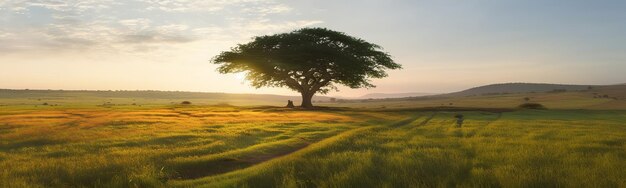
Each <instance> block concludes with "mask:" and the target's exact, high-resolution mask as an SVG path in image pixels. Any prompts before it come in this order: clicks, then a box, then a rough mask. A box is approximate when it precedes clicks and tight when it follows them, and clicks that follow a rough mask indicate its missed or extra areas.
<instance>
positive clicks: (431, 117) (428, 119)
mask: <svg viewBox="0 0 626 188" xmlns="http://www.w3.org/2000/svg"><path fill="white" fill-rule="evenodd" d="M435 115H437V112H433V113H432V114H430V116H428V118H426V119H425V120H424V121H422V122H420V123H419V124H417V125H418V126H424V125H426V124H428V122H430V120H432V119H433V118H434V117H435Z"/></svg>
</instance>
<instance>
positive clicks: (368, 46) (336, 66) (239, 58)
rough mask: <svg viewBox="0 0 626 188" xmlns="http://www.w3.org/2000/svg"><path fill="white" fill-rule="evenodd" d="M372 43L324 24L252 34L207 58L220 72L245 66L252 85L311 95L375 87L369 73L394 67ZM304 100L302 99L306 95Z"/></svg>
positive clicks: (373, 75) (377, 75) (396, 66)
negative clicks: (248, 39) (338, 88)
mask: <svg viewBox="0 0 626 188" xmlns="http://www.w3.org/2000/svg"><path fill="white" fill-rule="evenodd" d="M381 49H382V48H381V47H380V46H378V45H376V44H372V43H369V42H366V41H365V40H363V39H359V38H355V37H352V36H348V35H346V34H344V33H341V32H337V31H332V30H329V29H324V28H304V29H300V30H296V31H293V32H289V33H282V34H276V35H269V36H259V37H255V38H254V41H252V42H249V43H246V44H239V45H238V46H237V47H235V48H232V49H231V50H230V51H225V52H222V53H221V54H219V55H217V56H215V57H214V58H213V59H212V62H213V63H214V64H218V65H219V68H218V71H219V72H220V73H236V72H246V73H247V77H246V78H247V79H248V80H250V82H251V84H252V86H254V87H257V88H259V87H266V86H269V87H287V88H289V89H292V90H294V91H298V92H300V93H302V94H303V98H310V97H311V96H313V95H314V94H315V93H327V92H328V91H330V90H332V89H336V87H335V85H334V84H341V85H345V86H348V87H350V88H362V87H365V88H369V87H375V86H374V85H372V84H371V83H370V80H369V79H370V78H383V77H386V76H387V73H386V72H385V70H386V69H399V68H401V65H400V64H397V63H395V62H394V61H393V60H392V59H391V56H390V55H389V54H387V53H385V52H383V51H380V50H381ZM305 100H306V99H305Z"/></svg>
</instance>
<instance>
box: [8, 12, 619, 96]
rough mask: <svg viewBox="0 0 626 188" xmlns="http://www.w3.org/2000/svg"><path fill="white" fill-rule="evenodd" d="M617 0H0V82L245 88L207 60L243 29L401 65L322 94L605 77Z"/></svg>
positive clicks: (610, 65)
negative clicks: (317, 41) (352, 46)
mask: <svg viewBox="0 0 626 188" xmlns="http://www.w3.org/2000/svg"><path fill="white" fill-rule="evenodd" d="M624 12H626V3H624V2H620V1H603V2H598V1H593V2H591V1H566V2H556V1H550V2H546V1H461V2H459V1H360V2H359V3H354V2H351V1H350V2H349V1H308V2H307V1H297V2H296V1H272V0H253V1H160V0H137V1H74V0H71V1H22V0H19V1H0V80H2V82H0V88H9V89H23V88H31V89H89V90H109V89H111V90H117V89H122V90H136V89H139V90H182V91H205V92H231V93H272V94H287V95H296V94H297V93H295V92H293V91H289V90H287V89H284V88H261V89H254V88H252V87H250V86H249V84H248V83H246V82H245V81H243V79H242V78H243V76H242V75H233V74H226V75H222V74H219V73H217V72H216V71H215V68H216V66H215V65H212V64H210V63H209V60H210V59H211V58H212V57H214V56H215V55H217V54H219V52H221V51H226V50H229V49H230V48H231V47H234V46H236V45H237V44H241V43H246V42H249V41H251V38H252V37H253V36H258V35H270V34H276V33H281V32H288V31H292V30H295V29H299V28H304V27H325V28H332V29H336V30H338V31H342V32H345V33H347V34H350V35H352V36H356V37H360V38H363V39H365V40H367V41H371V42H373V43H376V44H378V45H380V46H383V47H384V50H385V51H386V52H388V53H390V54H391V55H392V56H393V58H394V60H395V61H396V62H397V63H399V64H402V65H403V68H404V69H403V70H394V71H390V72H389V75H390V76H389V77H388V78H385V79H380V80H374V82H373V83H374V84H375V85H377V86H378V87H377V88H373V89H369V90H367V89H356V90H351V89H347V88H340V90H341V93H336V92H331V93H330V94H329V95H331V96H335V95H342V96H360V95H363V94H366V93H402V92H435V93H437V92H450V91H457V90H461V89H465V88H469V87H473V86H476V85H482V84H490V83H499V82H542V83H564V84H568V83H569V84H616V83H622V82H624V79H623V74H622V72H623V70H626V54H625V53H623V52H624V51H626V35H624V33H626V22H624V20H626V14H624Z"/></svg>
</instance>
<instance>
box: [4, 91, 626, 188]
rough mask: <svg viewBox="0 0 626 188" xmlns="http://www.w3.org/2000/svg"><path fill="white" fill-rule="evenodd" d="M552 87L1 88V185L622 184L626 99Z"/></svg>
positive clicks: (625, 181)
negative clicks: (531, 106)
mask: <svg viewBox="0 0 626 188" xmlns="http://www.w3.org/2000/svg"><path fill="white" fill-rule="evenodd" d="M545 97H547V98H549V97H550V96H545ZM552 97H553V98H554V96H552ZM547 98H546V99H541V100H543V102H542V103H544V104H547V105H546V106H548V108H550V107H551V106H552V108H550V109H551V110H509V111H506V112H481V111H458V112H451V111H436V112H435V111H428V110H424V109H421V110H419V111H418V110H396V111H394V110H393V109H391V108H406V107H419V105H417V106H410V105H411V104H410V103H405V104H398V105H406V106H400V107H397V106H396V107H392V106H393V104H391V103H385V104H384V105H387V106H388V108H385V109H380V110H377V109H376V108H378V107H375V106H370V108H367V109H366V110H362V109H327V110H318V111H302V110H285V109H282V108H274V107H235V106H224V105H222V106H210V105H187V106H183V105H170V104H165V103H160V102H159V103H149V102H146V104H145V105H143V106H137V105H128V104H127V105H115V106H106V107H105V106H97V105H98V104H96V103H93V102H84V103H83V102H81V100H83V99H84V98H80V99H75V98H68V99H64V100H65V102H67V104H66V105H63V106H37V107H35V106H34V105H31V104H13V103H11V102H10V101H19V100H27V101H28V100H31V99H23V98H12V99H0V102H1V103H3V104H5V105H4V106H2V107H0V187H626V170H625V169H626V162H625V161H626V111H624V110H581V109H579V110H572V109H567V108H566V106H567V105H572V104H566V103H565V102H554V101H553V102H552V103H550V102H549V101H550V100H548V99H547ZM513 99H515V100H517V97H505V96H501V97H496V98H493V99H492V100H493V104H500V105H501V106H498V105H496V106H490V107H506V106H507V105H512V106H516V105H517V102H511V101H512V100H513ZM97 100H99V99H97ZM120 100H121V99H120ZM124 100H127V99H124ZM481 100H486V101H487V102H488V99H486V98H485V99H483V98H480V99H479V98H471V100H468V99H465V100H464V102H463V100H460V99H459V101H461V102H458V103H459V104H461V103H465V104H467V105H466V106H468V107H472V106H476V105H477V104H479V103H481V102H482V103H484V104H486V103H485V101H481ZM533 100H538V101H539V100H540V99H539V98H538V96H537V98H535V99H533ZM585 100H586V99H585ZM594 100H595V99H594ZM7 101H9V102H7ZM498 101H499V102H498ZM507 101H508V102H507ZM581 101H583V100H580V101H578V102H575V103H576V104H586V103H585V102H581ZM430 102H431V103H439V102H441V101H430ZM535 102H536V101H535ZM121 103H122V102H120V104H121ZM424 103H427V102H424ZM357 104H358V105H366V104H367V103H356V104H349V105H357ZM370 105H371V104H370ZM420 105H422V104H420ZM558 105H561V106H563V108H564V109H558V108H557V109H554V106H558ZM574 106H575V105H574ZM465 110H467V109H465ZM457 113H462V114H463V115H464V117H465V121H464V124H463V127H462V128H455V127H454V126H455V119H454V115H455V114H457Z"/></svg>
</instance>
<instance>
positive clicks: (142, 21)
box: [0, 0, 322, 53]
mask: <svg viewBox="0 0 626 188" xmlns="http://www.w3.org/2000/svg"><path fill="white" fill-rule="evenodd" d="M146 7H147V8H146ZM292 9H293V8H292V7H290V6H288V5H285V4H282V3H278V2H275V1H273V0H208V1H207V0H204V1H202V0H200V1H189V0H135V1H124V2H116V1H112V0H82V1H79V0H68V1H61V0H15V1H0V10H10V11H4V12H3V13H0V16H3V15H4V16H3V17H5V18H4V19H0V26H2V27H3V28H7V29H3V30H0V41H2V44H0V48H2V49H12V50H3V51H4V52H15V51H26V52H28V51H29V50H44V51H68V50H70V51H71V50H81V51H84V50H89V49H95V50H102V49H106V51H129V49H130V51H137V52H142V53H145V52H149V51H153V50H157V49H159V48H161V47H163V46H165V45H167V46H170V47H171V46H172V45H184V44H185V43H189V42H194V41H199V40H205V41H222V42H223V41H229V40H230V41H237V40H242V39H248V38H249V37H251V36H254V35H259V34H268V33H272V32H280V31H286V30H290V29H296V28H299V27H305V26H310V25H314V24H319V23H322V21H319V20H294V19H291V20H289V19H287V20H284V19H283V20H282V21H276V20H273V19H270V17H271V15H276V14H287V13H290V12H291V11H292ZM198 15H202V16H206V17H202V18H200V19H198V17H197V16H198ZM204 19H206V20H210V21H202V20H204ZM23 22H26V23H28V24H23Z"/></svg>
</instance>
